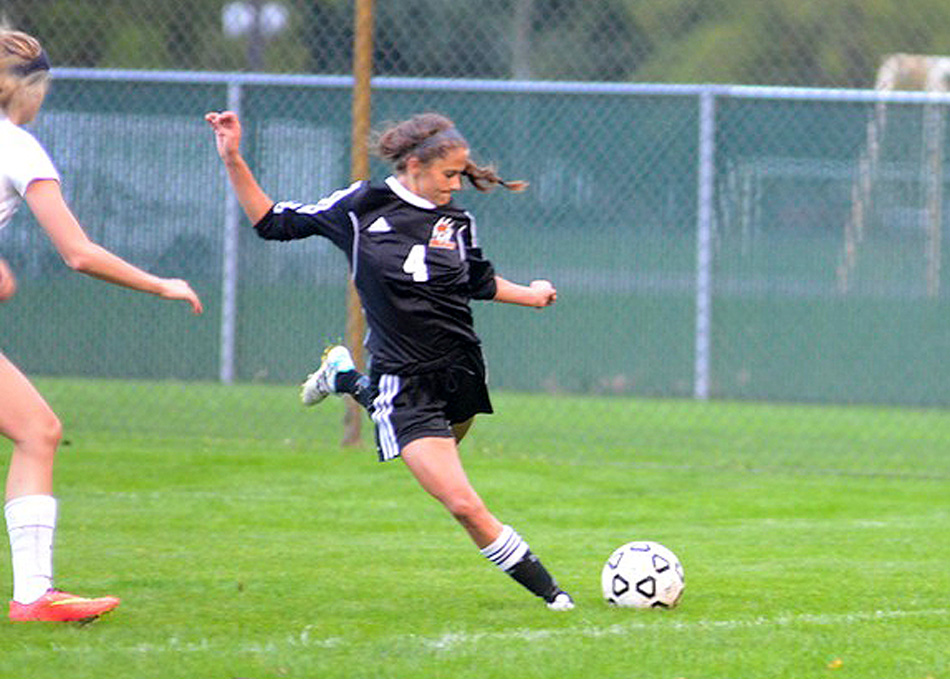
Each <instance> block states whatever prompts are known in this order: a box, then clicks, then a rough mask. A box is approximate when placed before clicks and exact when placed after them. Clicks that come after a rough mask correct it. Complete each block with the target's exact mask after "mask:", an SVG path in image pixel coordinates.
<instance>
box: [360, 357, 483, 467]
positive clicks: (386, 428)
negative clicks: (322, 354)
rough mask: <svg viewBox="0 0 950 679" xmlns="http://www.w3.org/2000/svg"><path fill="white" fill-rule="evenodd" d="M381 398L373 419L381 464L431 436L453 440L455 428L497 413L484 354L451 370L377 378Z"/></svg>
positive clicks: (462, 359)
mask: <svg viewBox="0 0 950 679" xmlns="http://www.w3.org/2000/svg"><path fill="white" fill-rule="evenodd" d="M371 381H372V385H373V388H374V391H375V394H376V397H375V398H374V399H373V404H372V407H371V408H370V417H371V418H372V419H373V422H374V424H375V425H376V451H377V453H378V454H379V460H380V462H385V461H387V460H392V459H394V458H397V457H399V455H400V454H401V451H402V449H403V448H404V447H405V446H406V445H408V444H409V443H411V442H412V441H415V440H416V439H420V438H424V437H427V436H437V437H451V436H452V425H453V424H460V423H462V422H465V421H467V420H469V419H471V418H472V417H474V416H475V415H477V414H478V413H491V412H493V410H492V405H491V399H490V398H489V396H488V384H487V374H486V370H485V361H484V359H483V358H482V354H481V351H480V350H479V349H478V348H474V349H471V350H468V351H466V352H464V353H461V354H460V356H459V358H458V359H457V360H456V361H454V362H453V363H452V364H451V365H449V366H448V367H446V368H441V369H439V370H434V371H432V372H426V373H421V374H418V375H389V374H385V373H382V374H379V373H375V372H374V373H372V374H371Z"/></svg>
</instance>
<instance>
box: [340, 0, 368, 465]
mask: <svg viewBox="0 0 950 679" xmlns="http://www.w3.org/2000/svg"><path fill="white" fill-rule="evenodd" d="M372 75H373V0H356V22H355V37H354V40H353V131H352V137H353V139H352V152H351V155H350V167H351V170H350V174H351V178H352V180H353V181H357V180H360V179H369V131H370V110H371V109H370V91H371V87H370V85H371V82H370V81H371V78H372ZM364 334H365V322H364V320H363V308H362V305H361V304H360V298H359V295H358V294H357V292H356V288H355V287H354V286H353V281H352V280H351V281H350V282H349V284H348V285H347V290H346V344H347V346H348V347H349V349H350V352H351V353H352V354H353V360H354V362H355V363H356V366H357V368H359V369H360V370H365V367H366V361H365V358H364V356H363V335H364ZM362 421H363V418H362V412H361V407H360V405H359V404H358V403H356V402H355V401H354V400H353V399H351V398H348V399H346V412H345V413H344V415H343V445H345V446H352V445H357V444H359V443H360V429H361V423H362Z"/></svg>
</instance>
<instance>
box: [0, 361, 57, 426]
mask: <svg viewBox="0 0 950 679" xmlns="http://www.w3.org/2000/svg"><path fill="white" fill-rule="evenodd" d="M59 427H60V424H59V420H58V419H57V417H56V414H55V413H53V410H52V408H50V407H49V404H47V403H46V401H45V400H44V399H43V397H42V396H41V395H40V392H39V391H37V390H36V387H34V386H33V384H32V383H31V382H30V380H29V379H28V378H27V377H26V375H24V374H23V373H22V372H20V369H19V368H17V367H16V366H15V365H14V364H13V362H12V361H10V359H9V358H7V357H6V356H4V355H3V354H0V434H3V435H4V436H6V437H7V438H9V439H12V440H13V441H21V440H23V439H25V438H27V437H29V436H30V435H31V434H35V433H37V432H41V433H46V434H47V435H48V436H49V437H51V438H53V437H55V436H57V435H58V431H59Z"/></svg>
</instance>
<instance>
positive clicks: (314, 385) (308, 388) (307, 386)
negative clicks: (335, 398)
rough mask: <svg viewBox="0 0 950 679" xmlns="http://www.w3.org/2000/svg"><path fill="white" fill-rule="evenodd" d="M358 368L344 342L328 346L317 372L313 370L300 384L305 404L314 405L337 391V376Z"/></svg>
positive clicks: (301, 398) (302, 399) (301, 395)
mask: <svg viewBox="0 0 950 679" xmlns="http://www.w3.org/2000/svg"><path fill="white" fill-rule="evenodd" d="M349 370H356V366H355V365H354V364H353V357H352V356H350V352H349V350H348V349H347V348H346V347H344V346H343V345H342V344H337V345H335V346H331V347H327V349H326V351H324V352H323V359H322V360H321V361H320V367H319V368H317V370H316V372H312V373H310V374H309V375H308V376H307V379H306V380H304V383H303V384H302V385H300V400H301V401H302V402H303V404H304V405H305V406H313V405H316V404H318V403H320V401H322V400H323V399H325V398H326V397H327V395H328V394H335V393H336V376H337V374H338V373H341V372H347V371H349Z"/></svg>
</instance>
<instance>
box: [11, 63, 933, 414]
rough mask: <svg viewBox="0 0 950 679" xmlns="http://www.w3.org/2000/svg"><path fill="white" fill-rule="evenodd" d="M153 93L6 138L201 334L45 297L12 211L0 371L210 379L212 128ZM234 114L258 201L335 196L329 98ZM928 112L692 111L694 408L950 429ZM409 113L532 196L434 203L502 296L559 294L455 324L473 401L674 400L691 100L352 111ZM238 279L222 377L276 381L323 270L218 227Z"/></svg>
mask: <svg viewBox="0 0 950 679" xmlns="http://www.w3.org/2000/svg"><path fill="white" fill-rule="evenodd" d="M154 80H156V79H154V78H153V79H150V80H148V81H146V80H136V79H135V78H134V76H132V75H125V76H122V77H119V76H118V75H117V76H116V77H115V78H112V79H108V80H100V79H96V80H88V79H82V78H60V79H58V80H57V81H56V82H55V85H54V88H53V90H52V93H51V95H50V97H49V100H48V102H47V104H46V106H45V108H44V111H43V113H42V114H41V117H40V118H39V120H38V121H37V122H36V123H35V124H34V125H33V126H32V128H31V129H32V131H33V132H34V133H35V135H36V136H37V137H38V138H39V139H40V140H41V142H42V143H43V144H44V146H45V147H46V148H47V149H48V151H49V152H50V155H51V156H52V157H53V159H54V162H55V163H56V164H57V167H58V168H59V170H60V172H61V174H62V176H63V187H64V191H65V194H66V196H67V199H68V201H69V202H70V204H71V205H72V207H73V209H74V211H75V212H76V214H77V216H78V217H79V220H80V222H81V223H82V224H83V225H84V227H85V228H86V229H87V231H88V232H89V234H90V235H91V236H92V237H93V239H94V240H97V241H98V242H101V243H102V244H103V245H105V246H106V247H108V248H110V249H112V250H114V251H115V252H117V253H119V254H120V255H122V256H123V257H125V258H127V259H129V260H130V261H132V262H133V263H136V264H139V265H141V266H143V267H145V268H147V269H149V270H150V271H154V272H155V273H159V274H161V275H166V276H180V277H185V278H188V279H189V280H191V281H192V282H193V284H194V286H195V288H196V289H197V290H198V291H199V293H200V294H201V295H202V298H203V300H204V302H205V304H206V307H207V311H206V313H205V315H204V316H203V317H202V318H200V319H198V320H195V319H193V318H191V317H190V314H188V312H187V310H186V309H185V308H184V306H183V305H175V304H169V303H166V302H158V301H156V300H154V299H151V298H148V297H146V296H143V295H136V294H133V293H131V292H128V291H125V290H120V289H113V288H110V287H109V286H102V284H100V283H98V282H95V281H90V280H86V279H84V278H83V277H81V276H77V275H75V274H73V273H71V272H69V271H68V270H67V269H66V268H65V267H64V266H63V264H62V263H61V262H60V261H59V260H58V257H57V255H56V254H55V251H54V250H53V249H52V247H51V246H50V245H49V243H48V241H47V239H46V238H45V236H44V235H43V234H42V232H41V231H40V230H39V228H38V227H37V225H36V224H35V222H34V221H33V220H32V218H30V217H28V216H27V214H25V213H26V212H27V210H26V209H25V208H24V209H23V211H22V212H21V214H20V215H18V217H17V218H16V219H15V220H14V222H13V224H11V225H10V226H9V227H8V228H7V229H6V230H5V232H4V233H3V234H2V235H0V251H2V253H3V256H4V257H6V258H7V259H9V260H10V261H11V263H12V264H13V265H14V267H15V269H16V270H17V272H18V274H19V277H20V286H21V289H20V294H19V295H18V297H17V298H16V299H14V300H13V301H12V302H10V303H9V304H8V305H6V306H5V307H4V308H3V309H2V322H3V324H4V327H5V331H4V336H3V343H4V344H3V350H4V352H6V353H7V354H8V355H10V356H11V357H12V358H13V359H14V360H15V361H16V362H17V363H18V364H19V365H21V366H22V367H23V368H24V370H25V371H26V372H28V373H30V374H35V375H45V376H81V377H108V378H161V379H165V378H170V379H180V380H215V379H217V378H218V375H219V370H220V365H221V353H222V330H221V328H222V325H221V323H222V285H223V281H224V278H225V272H226V270H227V267H226V265H225V260H224V258H225V253H226V250H227V249H226V248H225V226H224V225H225V220H226V207H225V205H226V197H227V192H228V187H227V183H226V181H225V177H224V173H223V170H222V168H221V164H220V162H219V160H218V158H217V155H216V153H215V150H214V143H213V139H212V135H211V132H210V130H209V129H208V128H207V125H206V123H205V122H204V121H203V119H202V116H203V114H204V113H205V111H207V110H212V109H222V108H224V107H226V105H227V102H228V96H229V91H228V85H227V83H225V82H217V81H216V82H201V81H200V80H196V81H195V82H160V81H154ZM233 94H234V90H233V89H232V91H231V95H232V96H233ZM239 94H240V105H241V111H242V117H243V120H244V127H245V147H244V148H245V154H246V157H247V159H248V161H249V163H250V164H251V166H252V167H253V169H254V170H255V172H256V173H257V176H258V179H259V180H260V183H261V184H262V186H263V187H264V189H265V190H266V191H267V192H268V193H269V194H270V195H271V197H272V198H274V199H275V200H279V199H299V200H306V201H313V200H315V199H317V198H320V197H322V196H324V195H326V194H328V193H329V192H331V191H332V190H334V189H336V188H339V187H342V186H345V185H347V184H348V183H349V162H350V137H349V135H350V93H349V90H348V89H347V88H346V87H339V86H333V85H324V86H319V85H310V84H306V83H303V84H300V83H284V82H281V81H276V80H275V81H274V82H266V81H261V80H260V79H258V80H255V81H253V82H251V81H248V82H242V83H240V86H239ZM935 108H936V107H933V106H931V107H927V106H924V105H920V104H913V103H902V104H889V105H888V106H887V107H886V112H885V113H886V115H883V116H880V115H879V114H877V110H876V108H875V105H874V103H873V102H864V103H855V102H849V101H837V100H834V99H833V98H828V97H826V98H822V97H818V96H816V97H815V98H813V99H807V100H806V99H796V100H783V99H779V98H775V97H774V96H773V97H770V95H769V94H768V93H767V92H764V93H763V94H762V96H760V97H755V96H743V97H741V98H731V97H729V96H720V97H717V98H716V106H715V120H714V123H715V124H714V135H713V147H712V148H713V156H712V162H713V166H712V169H713V170H714V173H713V195H712V204H711V205H710V208H711V215H712V223H711V237H712V240H711V248H712V250H711V252H712V263H711V269H710V271H709V274H710V280H711V286H712V287H711V302H712V304H711V309H710V314H709V317H708V320H709V322H710V323H711V325H710V326H709V336H708V342H709V375H708V377H709V384H710V392H709V393H710V395H711V396H712V397H714V398H722V399H756V400H773V401H798V402H828V403H881V404H905V405H915V406H916V405H927V406H931V405H939V406H945V405H948V404H950V368H948V367H947V366H948V361H947V356H948V353H950V339H948V336H950V333H948V331H950V320H948V317H950V308H948V303H947V299H948V296H947V293H946V288H947V281H946V280H945V278H946V277H947V276H948V275H950V272H948V271H946V270H945V268H944V267H942V266H941V265H942V262H943V261H944V259H945V257H944V255H943V243H942V241H941V238H942V234H943V232H944V228H945V227H944V222H945V218H944V214H943V211H942V205H943V200H944V199H943V192H944V189H945V185H946V182H945V181H944V176H943V162H944V161H943V159H944V157H945V155H946V152H947V148H946V142H945V140H944V139H945V135H944V134H943V119H942V115H943V114H942V109H940V110H935ZM429 110H437V111H440V112H443V113H445V114H447V115H449V116H450V117H452V118H453V119H454V120H455V121H456V123H457V125H458V126H459V128H460V129H461V130H462V132H463V133H464V134H465V135H466V137H467V138H468V140H469V141H470V143H471V146H472V152H473V156H474V158H475V159H476V160H477V161H479V162H483V163H491V164H494V165H495V166H496V167H497V168H498V170H499V172H500V174H502V176H504V177H510V178H512V179H525V180H528V181H529V182H530V183H531V187H530V189H529V190H528V191H527V192H526V193H524V194H512V193H509V192H506V191H504V190H499V191H495V192H493V193H492V194H490V195H479V194H477V193H476V192H475V191H473V190H469V191H465V192H463V193H462V194H460V195H459V196H458V198H457V202H458V203H459V204H461V205H463V206H465V207H467V208H468V209H470V210H471V211H472V212H473V213H474V214H475V216H476V219H477V224H478V236H479V239H480V241H481V244H482V245H483V247H484V248H485V251H486V253H487V254H488V256H489V257H490V258H491V259H492V261H493V262H494V263H495V265H496V268H497V270H498V272H499V273H500V274H501V275H503V276H505V277H506V278H509V279H511V280H514V281H516V282H522V283H527V282H529V281H530V280H532V279H534V278H549V279H550V280H552V281H553V282H554V284H555V285H556V286H557V288H558V293H559V301H558V304H557V305H556V306H555V307H553V308H551V309H547V310H544V311H540V312H538V311H533V310H527V309H521V308H513V307H506V306H504V305H493V304H488V303H483V302H476V303H474V304H475V305H476V317H477V323H478V328H479V332H480V335H481V336H482V338H483V340H484V344H485V351H486V355H487V357H488V360H489V366H490V374H491V382H492V385H493V387H495V388H497V389H502V390H521V391H541V392H555V393H556V392H570V393H592V394H617V395H636V396H658V397H689V396H691V395H692V394H693V389H694V380H695V378H696V361H695V351H696V342H697V307H696V298H697V215H698V197H697V196H698V182H699V176H700V175H699V169H700V165H699V164H700V153H699V145H700V131H699V130H700V106H699V97H698V95H695V94H690V93H683V92H671V93H668V94H664V93H657V92H642V91H639V90H633V89H631V91H629V92H626V91H623V90H622V89H620V90H617V91H606V90H598V89H597V88H590V91H589V92H584V91H580V90H577V89H574V90H565V91H558V90H557V89H555V88H549V89H541V88H535V89H531V88H524V89H519V88H517V87H506V88H497V89H491V88H484V89H478V88H476V89H472V88H464V87H458V88H454V89H453V87H452V84H451V82H450V81H449V82H447V83H445V84H444V86H442V87H439V88H434V87H429V86H427V87H423V86H422V85H421V84H420V86H419V87H413V86H412V85H411V84H409V85H404V86H400V87H389V88H387V87H380V88H378V89H377V90H376V91H375V92H374V94H373V117H374V125H375V126H377V127H378V126H379V125H380V124H382V123H383V122H385V121H389V120H398V119H401V118H403V117H406V116H408V115H410V114H412V113H415V112H419V111H429ZM869 141H873V142H874V143H873V144H871V143H869ZM386 173H387V169H386V168H385V167H383V166H382V165H381V164H379V163H376V164H374V176H375V177H376V178H383V177H385V175H386ZM235 265H236V267H235V269H234V271H235V272H236V284H237V287H236V290H237V298H236V307H235V309H236V315H235V325H234V330H235V337H234V345H233V349H234V355H235V378H236V379H237V380H239V381H249V380H263V381H270V382H295V381H297V380H299V379H300V378H301V377H302V376H303V375H304V374H305V373H306V371H307V370H309V369H312V367H313V364H314V359H315V358H316V357H317V356H318V355H319V353H320V350H321V349H322V347H323V345H324V344H325V343H326V342H328V341H338V340H340V339H342V337H343V334H344V313H345V307H344V300H345V285H346V268H345V266H346V265H345V258H344V257H343V255H342V253H340V252H338V251H336V250H335V248H333V246H332V245H331V244H330V243H329V242H328V241H324V240H322V239H309V240H307V241H301V242H296V243H271V242H264V241H261V240H259V239H257V237H256V235H255V234H254V233H253V231H252V230H251V229H250V228H249V226H248V225H247V223H246V221H245V220H243V218H242V219H241V231H240V236H239V239H238V249H237V259H236V262H235Z"/></svg>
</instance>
